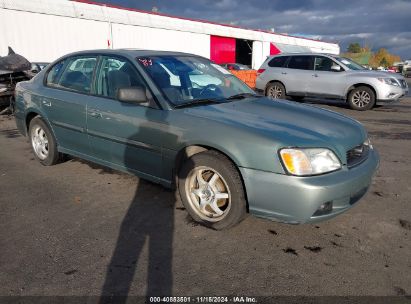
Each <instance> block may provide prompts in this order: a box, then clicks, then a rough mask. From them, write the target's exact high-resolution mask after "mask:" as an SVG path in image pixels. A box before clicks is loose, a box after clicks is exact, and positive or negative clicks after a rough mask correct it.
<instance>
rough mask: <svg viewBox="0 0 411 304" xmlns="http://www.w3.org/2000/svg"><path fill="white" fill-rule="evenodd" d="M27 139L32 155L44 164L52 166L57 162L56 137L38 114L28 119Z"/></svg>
mask: <svg viewBox="0 0 411 304" xmlns="http://www.w3.org/2000/svg"><path fill="white" fill-rule="evenodd" d="M29 140H30V144H31V148H32V150H33V153H34V156H35V157H36V158H37V160H38V161H39V162H40V163H41V164H42V165H44V166H52V165H55V164H57V163H58V162H59V158H60V154H59V152H58V150H57V142H56V139H55V137H54V135H53V133H52V131H51V130H50V128H49V127H48V126H47V124H46V123H45V122H44V120H43V119H41V117H40V116H37V117H34V118H33V119H32V120H31V121H30V126H29Z"/></svg>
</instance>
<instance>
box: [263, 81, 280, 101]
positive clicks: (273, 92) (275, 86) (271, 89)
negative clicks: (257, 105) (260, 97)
mask: <svg viewBox="0 0 411 304" xmlns="http://www.w3.org/2000/svg"><path fill="white" fill-rule="evenodd" d="M265 96H267V97H270V98H271V99H284V98H285V87H284V86H283V85H282V84H281V83H280V82H278V81H276V82H272V83H270V84H268V86H267V89H266V90H265Z"/></svg>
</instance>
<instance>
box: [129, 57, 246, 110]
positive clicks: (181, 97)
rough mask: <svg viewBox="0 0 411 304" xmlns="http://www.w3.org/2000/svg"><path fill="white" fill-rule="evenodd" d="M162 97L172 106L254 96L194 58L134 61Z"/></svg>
mask: <svg viewBox="0 0 411 304" xmlns="http://www.w3.org/2000/svg"><path fill="white" fill-rule="evenodd" d="M137 60H138V62H139V63H140V64H141V66H142V67H143V68H144V69H145V70H146V71H147V73H148V74H149V75H150V76H151V78H152V79H153V81H154V82H155V84H156V85H157V87H158V88H159V89H160V90H161V92H162V93H163V95H164V96H165V97H167V99H168V100H169V101H170V103H172V104H173V105H174V106H181V105H184V104H195V103H196V101H204V100H211V101H213V100H215V101H223V100H224V99H226V98H229V97H232V96H235V95H238V94H254V91H252V90H251V89H250V88H249V87H248V86H247V85H245V84H244V83H243V82H242V81H241V80H239V79H238V78H236V77H234V76H233V75H232V74H231V73H230V72H228V71H227V70H225V69H224V68H222V67H221V66H219V65H217V64H214V63H212V62H210V61H209V60H207V59H203V58H199V57H194V56H150V57H140V58H137Z"/></svg>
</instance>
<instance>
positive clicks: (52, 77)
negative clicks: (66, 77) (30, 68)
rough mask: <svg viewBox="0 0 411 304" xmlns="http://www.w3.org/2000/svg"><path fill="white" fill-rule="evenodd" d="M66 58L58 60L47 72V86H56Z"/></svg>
mask: <svg viewBox="0 0 411 304" xmlns="http://www.w3.org/2000/svg"><path fill="white" fill-rule="evenodd" d="M65 62H66V60H61V61H60V62H58V63H56V64H55V65H54V66H53V67H52V68H51V70H50V71H49V72H48V74H47V80H46V83H47V85H49V86H57V85H58V82H59V79H60V76H61V73H62V72H63V69H64V64H65Z"/></svg>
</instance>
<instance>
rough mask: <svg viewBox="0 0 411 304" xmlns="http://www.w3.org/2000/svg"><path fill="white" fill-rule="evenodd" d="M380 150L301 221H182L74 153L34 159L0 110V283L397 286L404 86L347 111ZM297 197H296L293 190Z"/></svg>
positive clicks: (55, 287)
mask: <svg viewBox="0 0 411 304" xmlns="http://www.w3.org/2000/svg"><path fill="white" fill-rule="evenodd" d="M307 102H308V103H312V104H315V105H316V106H320V107H324V108H327V109H330V110H333V111H337V112H340V113H344V114H347V115H349V116H352V117H354V118H355V119H358V120H359V121H360V122H362V123H363V124H364V125H365V127H366V128H367V130H368V132H369V134H370V136H371V139H372V142H373V144H374V146H375V147H376V149H378V151H379V153H380V156H381V165H380V169H379V171H378V172H377V174H376V176H375V178H374V182H373V184H372V187H371V189H370V191H369V193H368V194H367V195H366V197H365V198H364V199H363V200H362V201H361V202H360V203H359V204H358V205H357V206H356V207H354V208H352V209H351V210H350V211H348V212H347V213H345V214H343V215H341V216H339V217H337V218H335V219H332V220H330V221H327V222H323V223H320V224H313V225H298V226H292V225H286V224H281V223H276V222H271V221H267V220H262V219H258V218H256V217H253V216H248V217H247V218H246V219H245V220H244V221H243V222H242V223H241V224H240V225H238V226H236V227H234V228H233V229H231V230H228V231H220V232H219V231H213V230H210V229H207V228H205V227H202V226H200V225H197V224H196V223H193V222H192V221H191V220H190V218H189V217H188V216H187V212H186V211H185V210H184V208H183V207H182V205H181V203H180V202H179V201H178V200H177V199H176V196H175V194H174V192H172V191H169V190H166V189H165V188H163V187H161V186H159V185H155V184H152V183H149V182H146V181H144V180H139V179H138V178H137V177H133V176H130V175H126V174H123V173H119V172H117V171H113V170H110V169H105V168H103V167H100V166H97V165H94V164H91V163H88V162H85V161H82V160H79V159H70V160H67V161H66V162H64V163H61V164H59V165H56V166H52V167H44V166H42V165H41V164H40V163H38V162H37V161H36V160H35V159H34V156H33V154H32V152H31V150H30V146H29V144H28V142H27V140H26V138H24V137H22V136H20V135H19V133H18V132H17V130H16V127H15V123H14V120H13V117H11V116H4V115H3V116H1V117H0V295H2V296H6V295H48V296H50V295H96V296H98V295H102V294H103V295H110V294H122V295H146V294H148V295H190V296H193V295H207V296H215V295H254V296H256V295H266V296H272V295H343V296H348V295H401V296H403V295H407V294H408V295H409V294H411V201H410V197H411V184H410V180H411V170H410V168H411V164H410V162H411V118H410V117H411V116H410V115H411V97H408V98H406V99H403V100H402V101H401V102H400V103H398V104H393V105H387V106H379V107H377V108H375V109H374V110H372V111H367V112H356V111H352V110H350V109H348V108H347V107H346V106H345V105H344V104H343V103H340V102H325V101H322V102H319V101H316V100H309V101H307ZM302 203H303V202H302Z"/></svg>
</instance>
